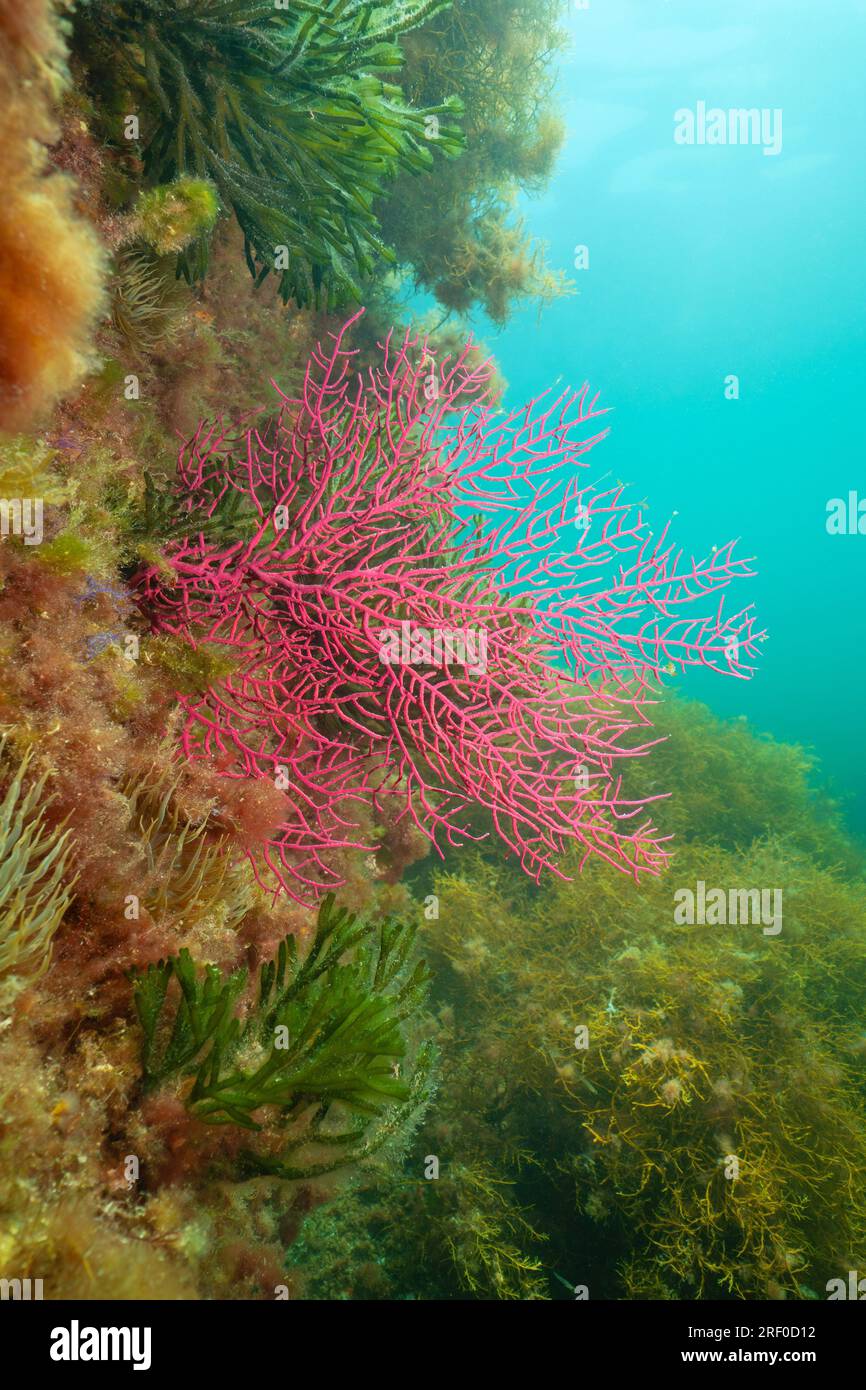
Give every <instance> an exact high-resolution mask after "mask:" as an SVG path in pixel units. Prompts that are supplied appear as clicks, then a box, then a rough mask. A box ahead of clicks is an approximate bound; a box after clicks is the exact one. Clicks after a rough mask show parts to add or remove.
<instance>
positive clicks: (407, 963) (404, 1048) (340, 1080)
mask: <svg viewBox="0 0 866 1390" xmlns="http://www.w3.org/2000/svg"><path fill="white" fill-rule="evenodd" d="M413 941H414V931H413V929H412V928H411V927H409V926H407V925H403V924H400V923H395V922H385V923H383V924H379V925H374V924H372V923H370V922H367V921H364V920H360V919H359V918H358V917H357V916H356V915H355V914H353V913H350V912H347V911H345V910H343V909H340V908H337V907H336V905H335V903H334V899H333V897H332V896H329V897H328V898H326V899H325V900H324V901H323V903H322V905H321V908H320V911H319V914H318V922H317V928H316V933H315V937H314V939H313V942H312V944H311V946H310V948H309V950H308V951H307V952H306V954H304V955H303V956H301V954H300V953H299V952H298V949H297V943H296V941H295V939H294V937H292V936H289V937H286V939H285V940H284V941H283V942H282V943H281V945H280V947H279V950H278V953H277V956H276V959H275V960H271V961H268V962H266V963H265V964H264V965H263V966H262V968H261V971H260V975H259V981H258V992H257V998H255V999H253V1000H250V999H249V997H248V992H247V984H248V976H247V972H246V970H245V969H240V970H236V971H233V972H231V973H230V974H228V975H223V974H221V972H220V971H219V970H218V969H217V968H216V967H215V966H205V967H203V968H200V967H197V966H196V965H195V963H194V962H193V960H192V957H191V956H190V954H189V952H188V951H185V950H184V951H181V952H180V954H179V955H178V956H175V957H172V958H171V959H170V960H168V961H165V962H160V964H158V965H154V966H150V967H149V968H148V969H147V970H146V971H144V972H143V973H137V974H136V975H135V976H134V989H135V1007H136V1011H137V1014H138V1018H139V1021H140V1023H141V1027H142V1030H143V1033H144V1047H143V1051H142V1068H143V1086H144V1091H145V1093H146V1094H148V1093H152V1092H154V1091H156V1090H159V1089H161V1088H165V1087H166V1086H167V1085H173V1086H174V1087H175V1088H178V1089H179V1093H180V1095H181V1096H182V1098H183V1102H184V1104H185V1105H186V1107H187V1109H188V1111H189V1112H190V1113H191V1114H192V1115H193V1116H194V1117H195V1118H197V1119H198V1120H200V1121H203V1122H205V1123H206V1124H210V1125H234V1126H239V1127H240V1128H241V1129H242V1130H246V1131H248V1132H249V1133H250V1134H251V1135H255V1136H256V1138H257V1142H256V1143H255V1144H251V1146H250V1147H249V1148H245V1149H243V1150H242V1151H241V1152H240V1154H239V1161H238V1171H239V1174H243V1175H244V1176H249V1175H251V1174H256V1173H258V1174H269V1175H271V1176H273V1177H278V1178H283V1179H296V1178H311V1177H314V1176H321V1175H323V1174H326V1173H330V1172H333V1171H334V1170H335V1169H338V1168H341V1167H343V1166H345V1165H346V1164H349V1163H357V1162H360V1161H362V1160H364V1159H366V1158H368V1157H369V1156H370V1155H371V1154H372V1153H374V1152H376V1151H377V1150H378V1149H380V1148H382V1147H383V1146H384V1145H386V1144H387V1143H389V1141H392V1140H395V1139H397V1138H398V1137H399V1136H400V1135H401V1134H403V1133H404V1132H405V1131H406V1129H407V1127H408V1126H411V1125H412V1124H413V1123H414V1122H416V1121H417V1118H418V1116H419V1115H420V1113H421V1111H422V1109H423V1107H424V1105H425V1104H426V1101H427V1098H428V1096H429V1091H430V1084H431V1081H430V1078H431V1066H432V1061H433V1055H432V1049H431V1048H430V1047H429V1045H422V1046H421V1047H420V1048H419V1049H418V1050H417V1052H416V1055H415V1056H414V1058H413V1059H412V1060H411V1062H408V1063H407V1053H408V1044H407V1038H406V1031H405V1027H404V1025H405V1024H406V1022H407V1021H408V1020H410V1019H412V1018H413V1017H416V1016H417V1015H418V1013H419V1011H420V1009H421V1007H422V1004H423V1000H424V996H425V992H426V987H427V973H426V970H425V967H424V965H423V964H422V963H417V964H414V965H412V964H411V960H410V956H411V951H412V946H413ZM242 1005H244V1012H243V1013H241V1012H240V1009H241V1006H242ZM404 1066H408V1073H407V1074H406V1075H402V1074H401V1068H402V1067H404Z"/></svg>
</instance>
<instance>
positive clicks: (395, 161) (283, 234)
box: [81, 0, 458, 305]
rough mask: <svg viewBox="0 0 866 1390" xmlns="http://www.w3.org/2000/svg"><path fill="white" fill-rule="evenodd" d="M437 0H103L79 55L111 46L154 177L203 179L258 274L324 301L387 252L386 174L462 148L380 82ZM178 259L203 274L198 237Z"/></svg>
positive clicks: (430, 114)
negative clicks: (297, 0) (383, 229)
mask: <svg viewBox="0 0 866 1390" xmlns="http://www.w3.org/2000/svg"><path fill="white" fill-rule="evenodd" d="M443 3H444V0H415V3H413V4H409V5H395V4H391V3H387V2H386V0H375V2H374V3H370V4H367V3H365V4H358V3H351V4H347V3H346V0H328V3H326V4H324V5H316V6H296V5H291V6H280V7H278V6H275V5H274V4H272V3H264V4H263V3H261V0H244V2H243V3H237V0H231V3H229V0H192V3H187V4H178V3H176V0H98V3H95V4H93V5H91V6H90V7H89V13H88V12H86V13H85V14H83V15H82V16H81V26H82V35H83V42H82V51H83V53H84V56H85V59H86V60H87V61H94V60H95V59H96V58H97V57H98V55H99V54H100V53H101V52H104V51H106V50H107V54H108V57H109V59H110V60H113V61H114V62H115V63H117V64H119V65H120V70H121V72H123V73H124V74H125V76H126V78H127V80H128V81H129V84H130V90H131V92H132V93H133V94H134V95H135V96H138V97H140V98H142V99H143V103H144V104H147V103H149V109H148V112H147V115H146V116H145V115H144V114H143V113H142V121H143V132H142V135H143V144H144V160H145V168H146V173H147V176H148V178H149V179H151V180H152V181H154V182H156V183H160V184H166V183H169V182H170V181H171V180H172V179H174V178H177V177H180V176H184V175H188V174H193V175H196V176H200V177H207V178H209V179H211V180H212V182H213V183H214V185H215V186H216V188H217V189H218V190H219V195H220V198H221V200H222V202H223V204H224V205H225V206H226V207H230V208H232V209H233V210H234V213H235V216H236V217H237V220H238V222H239V224H240V226H241V228H242V230H243V233H244V238H245V244H246V254H247V261H248V263H249V266H250V269H251V271H252V272H253V274H254V275H255V276H256V278H257V279H261V278H263V277H264V276H265V275H267V274H268V273H269V272H271V271H276V272H277V274H278V276H279V282H280V292H281V294H282V297H283V299H284V300H285V301H287V300H288V299H290V298H293V299H296V300H297V301H298V302H299V303H307V302H312V303H317V304H322V305H324V304H327V303H328V302H329V301H334V300H337V301H339V300H340V299H342V298H345V297H346V295H347V294H351V293H352V292H353V290H354V286H355V282H356V279H357V277H358V276H359V275H362V274H365V273H368V272H370V271H371V270H372V269H373V266H374V264H375V263H376V261H377V260H378V259H379V257H380V256H385V257H387V256H388V255H389V252H388V251H387V248H386V247H385V246H384V245H383V243H382V242H381V240H380V238H379V235H378V224H377V222H376V218H375V216H374V214H373V210H372V205H373V201H374V199H375V198H376V196H377V195H378V194H379V193H380V192H381V190H382V186H383V183H384V181H385V180H387V179H388V178H389V177H390V176H392V175H393V174H394V173H396V172H397V171H398V170H405V171H408V172H414V173H419V172H421V171H423V170H425V169H427V168H429V167H430V166H431V164H432V162H433V154H432V149H433V147H434V146H436V147H438V148H439V149H440V150H442V151H443V152H445V153H450V154H453V153H455V152H456V150H457V148H458V137H457V135H456V132H455V131H454V129H453V128H452V127H451V126H449V125H448V124H447V121H448V119H449V118H451V117H453V116H454V114H455V112H454V107H453V104H452V103H450V102H445V103H443V104H441V105H438V106H435V107H431V108H429V109H424V110H412V109H411V108H410V107H408V106H407V105H406V104H405V103H404V101H403V100H402V97H401V93H400V90H399V88H397V87H395V86H393V85H392V84H390V83H388V82H386V81H384V80H383V77H382V76H380V75H379V74H390V73H393V72H394V71H395V70H396V69H398V68H399V66H400V63H401V61H402V55H401V53H400V49H399V47H398V46H397V44H396V43H395V42H394V40H395V39H397V38H399V36H400V34H402V33H404V32H405V31H406V30H408V29H411V28H412V27H413V26H415V25H417V24H419V23H421V21H422V20H423V19H425V18H426V17H427V16H429V15H430V14H431V13H433V12H434V11H435V10H437V9H439V8H441V7H442V4H443ZM440 120H441V122H442V124H441V125H440ZM431 122H432V123H433V124H432V125H431ZM434 128H435V139H432V138H430V136H431V131H432V130H433V129H434ZM181 263H182V265H183V267H184V269H185V271H186V273H187V275H188V276H190V277H197V276H199V275H200V274H201V273H203V271H204V269H205V267H206V264H207V243H206V240H205V239H204V238H199V240H198V241H197V242H196V244H195V246H193V247H192V248H190V250H189V251H186V252H184V253H183V254H182V261H181Z"/></svg>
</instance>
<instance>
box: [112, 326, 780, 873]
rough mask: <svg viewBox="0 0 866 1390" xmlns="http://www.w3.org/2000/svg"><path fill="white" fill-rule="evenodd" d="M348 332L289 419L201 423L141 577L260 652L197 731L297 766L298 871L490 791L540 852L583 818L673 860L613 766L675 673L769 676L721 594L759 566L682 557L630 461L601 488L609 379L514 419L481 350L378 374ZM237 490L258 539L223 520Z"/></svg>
mask: <svg viewBox="0 0 866 1390" xmlns="http://www.w3.org/2000/svg"><path fill="white" fill-rule="evenodd" d="M345 335H346V330H345V329H344V330H343V331H342V332H340V333H338V334H336V335H335V336H334V340H333V343H332V345H331V346H330V347H329V348H327V349H324V350H322V351H321V352H319V353H317V354H315V355H314V357H313V360H312V361H311V363H310V366H309V368H308V371H307V375H306V380H305V383H304V386H303V390H302V393H301V396H300V398H299V399H297V400H294V399H288V398H286V397H283V398H282V406H281V410H280V414H279V417H278V418H277V419H276V421H270V422H268V423H266V424H261V425H257V424H254V425H253V426H252V427H249V428H247V429H245V430H243V431H242V432H241V433H238V432H237V430H236V429H233V428H232V427H231V426H227V425H224V424H220V423H217V424H203V425H202V426H201V427H200V428H199V430H198V432H197V434H196V436H195V438H194V439H193V440H192V441H191V442H190V444H189V445H188V446H187V447H186V448H185V449H184V451H183V452H182V455H181V459H180V468H179V484H178V491H177V497H176V505H177V508H178V515H179V517H180V521H179V522H178V523H177V524H176V525H175V527H174V531H175V534H178V533H179V532H181V531H183V532H185V534H184V535H183V538H182V539H179V540H177V541H174V542H172V543H171V544H170V545H169V546H168V547H167V548H166V552H165V554H166V559H167V561H168V565H169V566H170V569H171V571H173V574H174V581H173V582H172V581H168V580H167V579H166V574H165V566H152V567H150V568H146V569H144V570H142V571H141V572H140V573H139V575H138V577H137V580H136V587H137V591H138V594H139V598H140V601H141V603H142V605H143V606H144V608H145V609H146V611H147V612H148V613H149V614H150V615H151V618H152V622H153V624H154V626H155V628H156V629H157V630H160V631H164V632H172V633H175V634H178V635H180V636H183V637H184V638H186V639H187V640H188V641H190V642H193V643H195V642H198V641H201V640H206V641H207V642H209V643H212V644H215V645H216V646H218V647H219V646H222V647H224V648H225V649H226V650H227V651H228V652H229V653H230V654H231V655H232V657H233V659H234V660H235V662H236V670H235V672H233V673H232V674H231V675H230V676H229V677H228V678H227V679H226V680H225V681H224V682H223V683H221V684H220V685H217V686H215V687H214V688H213V689H212V690H211V691H210V692H209V693H208V694H207V695H206V696H205V697H204V698H199V699H191V698H184V699H183V700H182V705H183V708H184V711H185V714H186V726H185V729H184V732H183V739H182V742H183V749H184V751H185V753H186V754H187V756H188V757H190V758H193V759H200V758H206V759H213V760H215V761H216V763H217V765H218V766H219V767H220V768H221V769H222V770H223V771H224V772H225V774H226V775H227V776H229V777H241V778H250V777H252V778H268V779H272V780H274V781H275V782H276V784H277V785H283V786H285V787H287V788H288V787H290V788H291V797H292V806H291V810H290V816H289V818H288V819H287V821H286V823H285V825H284V827H283V830H282V833H281V835H280V836H279V837H278V838H277V839H276V840H275V841H274V842H273V843H272V844H271V846H270V849H269V850H268V852H267V854H266V863H267V865H268V867H269V868H270V869H271V870H273V871H274V873H276V875H277V877H278V880H279V883H280V884H281V886H282V887H283V888H284V889H287V890H289V891H291V892H293V893H296V894H299V893H303V894H311V893H315V892H317V891H319V889H320V885H322V884H325V885H328V884H330V883H332V882H334V873H333V870H332V869H331V868H330V866H329V863H328V854H329V851H330V850H332V849H337V848H340V847H341V846H345V845H352V844H354V845H363V844H364V843H365V842H364V840H363V839H359V837H358V833H357V828H358V825H359V823H360V817H361V810H362V808H366V807H367V806H368V805H372V806H373V808H374V811H375V813H376V815H377V817H378V816H379V815H380V814H382V815H384V814H385V809H386V808H387V807H388V806H389V805H390V806H392V807H397V808H398V809H397V811H396V812H395V815H396V817H397V818H398V819H403V818H406V819H408V820H409V821H410V822H412V823H414V824H415V825H416V826H417V827H418V828H420V829H421V830H422V831H423V833H424V834H425V835H426V836H427V837H428V839H429V840H430V841H431V842H432V843H434V844H435V845H436V846H437V848H438V847H439V842H440V840H442V841H444V842H446V843H448V844H452V843H455V842H459V840H460V839H461V838H462V837H464V836H465V835H466V834H467V832H468V831H469V822H468V816H469V810H470V808H471V807H472V806H473V805H475V804H480V805H481V806H482V807H483V808H485V810H486V811H487V812H488V813H489V815H490V817H491V818H492V823H493V827H494V829H495V832H496V834H497V835H498V836H499V837H500V838H501V839H502V840H503V841H504V842H505V844H506V846H507V847H508V849H509V850H511V851H512V852H513V853H514V854H516V855H517V856H518V857H519V858H520V860H521V862H522V864H523V866H524V868H525V869H526V870H527V871H529V872H531V873H532V874H533V875H535V876H538V875H539V874H540V873H541V872H542V871H543V869H544V868H545V867H554V865H555V859H556V857H557V856H558V855H559V854H560V853H561V852H562V850H563V848H564V846H565V845H567V844H570V843H571V842H572V841H574V840H576V841H577V842H578V844H579V845H580V846H581V848H582V852H583V854H584V855H585V856H586V855H600V856H601V857H603V858H605V859H608V860H610V861H611V862H613V863H615V864H616V865H617V866H618V867H621V868H623V869H625V870H628V871H629V872H632V873H633V874H635V875H636V874H638V873H639V872H641V871H644V870H650V871H654V870H657V869H658V868H659V866H660V864H661V863H662V862H663V857H664V856H663V852H662V851H661V849H660V846H659V844H658V842H657V840H656V838H655V837H654V833H653V828H652V825H651V823H650V822H649V821H648V820H646V819H643V818H642V816H641V812H642V804H641V803H640V802H638V801H635V800H632V799H629V798H627V797H625V796H623V794H622V790H621V778H620V776H619V774H618V772H617V766H618V764H619V763H620V762H621V761H622V760H627V759H628V758H630V757H633V756H635V755H639V754H641V753H643V752H645V751H646V750H647V748H648V747H649V743H648V742H647V741H646V739H644V740H643V741H641V733H640V731H641V729H642V728H645V726H646V724H647V723H648V720H647V717H646V713H645V707H646V706H647V704H648V703H650V702H651V701H652V700H653V699H654V697H655V695H656V694H657V691H658V681H659V679H660V676H661V674H662V671H663V670H666V669H671V670H674V669H683V668H684V667H686V666H688V665H691V664H696V663H700V664H703V665H705V666H708V667H711V668H712V669H714V670H716V671H722V672H727V673H730V674H733V675H735V676H738V677H745V676H746V675H747V674H749V672H750V669H751V667H750V665H749V662H750V660H751V659H752V658H753V657H754V655H755V653H756V651H757V642H758V641H759V640H760V637H761V634H760V633H759V632H757V631H756V630H755V627H754V623H753V618H752V615H751V611H750V610H749V609H745V610H743V611H741V612H738V613H737V614H736V615H733V616H731V617H728V616H726V615H725V613H724V611H723V600H722V598H721V597H720V595H721V591H722V590H723V589H724V588H725V587H726V586H727V585H728V584H729V583H730V582H731V580H733V579H736V578H739V577H742V576H744V575H747V574H749V573H750V571H749V567H748V563H747V562H746V561H744V560H740V559H738V558H736V557H735V555H734V547H733V545H726V546H724V547H722V548H720V549H718V550H714V551H713V553H712V554H711V555H710V557H709V558H708V559H706V560H701V561H698V560H694V559H692V560H688V561H684V559H683V556H682V552H678V551H677V550H676V548H675V547H674V545H673V544H672V543H671V542H670V540H669V539H668V528H667V527H665V528H664V529H663V530H662V531H661V532H659V533H658V534H653V532H652V531H650V530H649V528H648V527H647V525H646V524H645V522H644V520H643V518H642V516H641V515H640V513H639V512H638V511H637V510H636V509H634V508H633V507H632V505H631V504H630V503H629V502H627V501H626V500H625V499H624V489H623V487H622V486H621V485H617V486H615V487H612V488H608V489H601V488H599V487H593V486H591V485H589V484H585V485H582V484H581V479H580V477H579V473H578V470H580V469H582V468H583V467H584V460H583V455H584V454H585V453H586V452H587V450H589V449H590V448H592V446H593V445H594V444H596V443H597V442H598V440H599V439H600V438H602V432H601V431H600V428H599V424H598V421H599V418H600V416H601V415H602V413H603V412H602V411H601V409H600V408H599V406H598V401H597V398H596V397H592V396H591V395H590V393H589V389H588V387H584V388H583V389H582V390H581V391H579V392H573V391H566V392H564V393H563V394H562V395H560V396H559V397H558V398H556V399H551V400H547V399H545V398H544V397H542V398H541V399H540V400H539V401H538V402H534V403H532V404H530V405H529V406H527V407H526V408H525V409H521V410H513V411H511V412H509V413H507V414H504V415H502V414H500V413H499V412H497V411H495V410H494V408H493V407H492V405H491V403H490V400H489V397H488V385H489V380H490V375H491V372H490V368H489V367H488V366H484V365H479V364H478V363H477V360H476V359H475V358H474V357H473V355H472V353H471V347H467V348H465V349H464V351H463V352H462V353H461V354H460V355H459V356H457V357H456V358H455V359H453V360H452V359H444V360H443V361H441V362H439V363H436V361H435V359H434V358H433V357H432V356H431V354H430V352H429V350H428V346H427V344H426V343H424V342H421V341H419V340H418V339H417V338H414V337H412V336H411V335H410V334H407V335H406V337H405V339H404V340H403V342H402V343H398V344H396V345H395V344H392V343H391V342H390V341H389V342H388V343H387V344H386V346H385V349H384V360H383V364H382V366H381V367H379V368H376V369H370V371H369V372H368V373H367V374H366V375H365V376H361V375H358V376H356V375H354V373H353V371H352V360H353V359H352V352H351V351H350V350H349V348H348V347H347V346H346V336H345ZM238 499H240V504H241V505H242V507H243V509H244V512H245V524H241V525H240V526H239V527H238V528H237V531H236V534H235V538H234V539H232V540H231V541H229V540H227V539H226V540H224V541H223V542H222V543H219V542H217V541H215V540H213V539H209V538H208V536H207V535H206V534H205V532H206V530H208V529H210V530H211V531H212V529H213V527H214V524H215V522H216V521H218V520H219V517H220V514H221V511H222V510H223V509H225V508H227V507H229V508H231V507H237V506H238ZM470 513H471V514H473V515H474V517H475V521H474V522H471V523H470V522H469V520H468V517H469V515H470ZM241 520H242V522H244V518H243V517H242V518H241ZM629 554H631V557H632V558H631V561H630V563H627V561H626V558H625V557H626V556H628V555H629ZM614 567H616V568H615V570H614ZM611 571H614V572H613V573H611ZM710 605H712V606H710ZM437 641H438V644H439V645H438V648H437ZM647 799H649V800H651V799H653V798H652V797H649V798H647ZM393 818H394V816H392V819H393Z"/></svg>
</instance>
